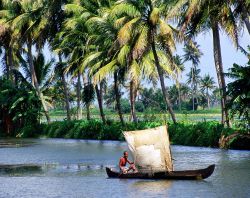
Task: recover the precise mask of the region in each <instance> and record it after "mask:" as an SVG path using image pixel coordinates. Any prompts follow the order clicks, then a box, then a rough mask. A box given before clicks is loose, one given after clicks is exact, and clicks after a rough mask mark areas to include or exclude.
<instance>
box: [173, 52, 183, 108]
mask: <svg viewBox="0 0 250 198" xmlns="http://www.w3.org/2000/svg"><path fill="white" fill-rule="evenodd" d="M174 62H175V65H176V66H177V68H178V70H177V71H176V74H177V80H178V81H177V82H176V85H177V89H178V96H179V97H178V103H179V111H181V90H180V86H181V85H180V77H181V73H182V72H183V71H184V69H185V67H184V64H183V62H182V59H181V57H180V56H179V55H178V54H177V55H176V56H174Z"/></svg>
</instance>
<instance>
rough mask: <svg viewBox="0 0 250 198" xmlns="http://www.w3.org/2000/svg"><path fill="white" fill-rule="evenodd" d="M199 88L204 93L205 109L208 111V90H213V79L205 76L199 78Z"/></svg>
mask: <svg viewBox="0 0 250 198" xmlns="http://www.w3.org/2000/svg"><path fill="white" fill-rule="evenodd" d="M200 88H201V90H202V91H206V97H207V107H208V109H210V99H209V90H212V89H214V88H215V82H214V79H213V77H211V76H210V75H209V74H207V75H205V76H204V77H203V78H201V81H200Z"/></svg>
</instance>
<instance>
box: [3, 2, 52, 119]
mask: <svg viewBox="0 0 250 198" xmlns="http://www.w3.org/2000/svg"><path fill="white" fill-rule="evenodd" d="M43 3H44V2H43V1H37V2H36V3H33V2H32V1H31V0H20V1H14V2H12V4H11V7H8V9H7V10H5V11H2V12H3V22H5V23H7V24H10V27H11V31H12V36H11V38H12V40H11V43H12V45H17V46H19V47H22V46H24V44H26V46H27V48H28V50H27V56H28V60H29V67H30V72H31V73H30V74H31V80H32V85H33V86H34V87H35V90H36V93H37V96H38V97H39V99H40V100H41V102H42V106H43V109H44V114H45V116H46V118H47V121H48V122H50V117H49V114H48V109H47V106H46V104H45V100H44V97H43V94H42V92H41V90H40V89H39V83H38V79H37V76H36V73H35V68H34V61H33V55H32V46H33V45H34V44H35V42H36V41H38V40H39V41H40V42H39V43H42V41H43V39H42V38H43V37H42V36H41V35H40V33H41V30H42V29H43V28H45V24H46V21H47V19H46V18H44V17H43V14H44V4H43ZM38 46H39V45H38ZM40 46H41V45H40Z"/></svg>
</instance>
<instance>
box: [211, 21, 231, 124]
mask: <svg viewBox="0 0 250 198" xmlns="http://www.w3.org/2000/svg"><path fill="white" fill-rule="evenodd" d="M212 32H213V46H214V63H215V69H216V72H217V78H218V84H219V88H220V95H221V111H222V113H221V122H222V124H225V123H226V125H227V126H228V127H229V116H228V111H227V109H226V83H225V77H224V72H223V65H222V57H221V47H220V33H219V27H218V23H216V22H215V23H214V24H213V26H212Z"/></svg>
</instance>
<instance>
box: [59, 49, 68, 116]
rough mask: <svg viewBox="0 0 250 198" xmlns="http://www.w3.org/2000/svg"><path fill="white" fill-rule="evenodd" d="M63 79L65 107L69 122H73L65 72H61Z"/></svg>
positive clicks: (60, 60) (60, 61)
mask: <svg viewBox="0 0 250 198" xmlns="http://www.w3.org/2000/svg"><path fill="white" fill-rule="evenodd" d="M59 63H62V56H61V54H59ZM61 78H62V83H63V92H64V98H65V107H66V112H67V120H71V116H70V105H69V92H68V88H67V83H66V79H65V76H64V73H63V71H62V72H61Z"/></svg>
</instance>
